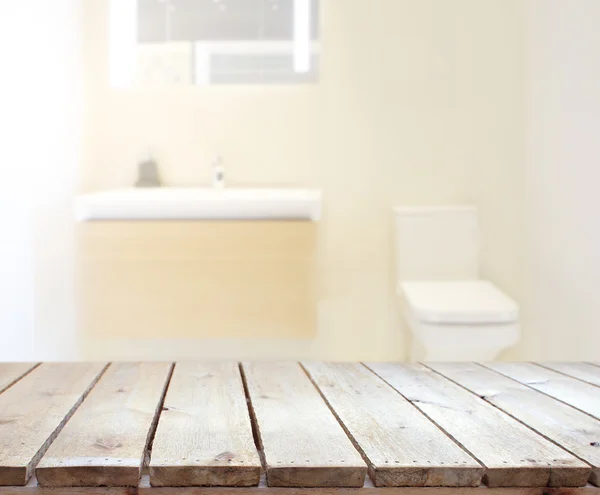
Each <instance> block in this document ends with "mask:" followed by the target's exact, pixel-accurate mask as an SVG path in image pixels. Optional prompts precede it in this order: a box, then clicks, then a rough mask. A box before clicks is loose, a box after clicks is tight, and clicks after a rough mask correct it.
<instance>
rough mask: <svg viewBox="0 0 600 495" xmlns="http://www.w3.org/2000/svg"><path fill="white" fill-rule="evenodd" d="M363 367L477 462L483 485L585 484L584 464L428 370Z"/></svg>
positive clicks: (412, 366) (409, 366)
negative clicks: (483, 470) (374, 374)
mask: <svg viewBox="0 0 600 495" xmlns="http://www.w3.org/2000/svg"><path fill="white" fill-rule="evenodd" d="M368 366H369V367H370V368H371V369H372V370H373V371H374V372H375V373H377V374H378V375H379V376H381V377H382V378H383V379H384V380H386V381H387V382H388V383H389V384H390V385H392V386H393V387H394V388H396V390H398V391H399V392H400V393H401V394H402V395H404V396H405V397H406V398H407V399H408V400H410V401H411V402H412V403H413V404H414V405H415V406H416V407H418V408H419V409H420V410H421V411H422V412H423V413H424V414H426V415H427V416H428V417H430V418H431V419H432V420H433V421H434V422H435V423H436V424H438V425H439V426H440V427H441V428H443V429H444V430H445V431H446V432H447V433H448V434H449V435H450V436H451V437H452V438H454V439H455V440H456V441H457V442H459V443H460V444H461V445H462V446H463V447H464V448H465V449H466V450H467V451H468V452H470V453H471V454H472V455H473V456H474V457H475V458H476V459H478V460H479V461H480V462H481V463H482V464H483V465H484V466H485V468H486V473H485V477H484V481H485V482H486V484H488V485H489V486H492V487H498V486H513V487H516V486H545V485H548V484H549V485H550V486H557V487H559V486H560V487H564V486H581V485H585V484H586V481H587V479H588V478H589V475H590V471H591V469H590V466H589V465H587V464H585V463H584V462H582V461H581V460H579V459H577V458H576V457H574V456H573V455H571V454H569V453H567V452H566V451H565V450H563V449H561V448H559V447H557V446H556V445H554V444H552V443H550V442H549V441H547V440H545V439H544V438H542V437H541V436H540V435H538V434H536V433H534V432H533V431H531V430H530V429H529V428H527V427H526V426H524V425H522V424H521V423H519V422H517V421H516V420H514V419H513V418H511V417H510V416H508V415H507V414H505V413H503V412H501V411H499V410H498V409H496V408H495V407H493V406H491V405H490V404H488V403H487V402H485V401H483V400H482V399H480V398H478V397H476V396H474V395H473V394H471V393H470V392H468V391H466V390H464V389H463V388H461V387H460V386H458V385H456V384H454V383H452V382H451V381H449V380H448V379H446V378H444V377H442V376H440V375H439V374H437V373H435V372H433V371H431V370H430V369H428V368H426V367H424V366H422V365H418V364H405V365H403V364H387V363H377V364H369V365H368Z"/></svg>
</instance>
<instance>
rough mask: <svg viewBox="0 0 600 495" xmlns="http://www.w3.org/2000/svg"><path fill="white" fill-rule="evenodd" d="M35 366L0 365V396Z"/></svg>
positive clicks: (20, 364)
mask: <svg viewBox="0 0 600 495" xmlns="http://www.w3.org/2000/svg"><path fill="white" fill-rule="evenodd" d="M36 366H37V364H35V363H0V394H1V393H2V392H4V391H5V390H6V389H7V388H8V387H10V386H11V385H13V384H14V383H16V382H17V381H19V379H21V378H22V377H23V376H24V375H26V374H27V373H29V372H30V371H31V370H32V369H33V368H35V367H36Z"/></svg>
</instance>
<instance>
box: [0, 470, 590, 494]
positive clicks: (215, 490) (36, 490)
mask: <svg viewBox="0 0 600 495" xmlns="http://www.w3.org/2000/svg"><path fill="white" fill-rule="evenodd" d="M240 494H241V495H600V488H598V487H594V486H591V485H587V486H585V487H580V488H547V487H544V488H541V487H538V488H490V487H484V486H481V487H477V488H470V487H460V488H456V487H377V488H376V487H374V486H373V484H372V483H371V480H370V479H369V478H368V477H367V479H366V480H365V485H364V486H363V487H362V488H359V489H356V488H301V487H297V488H280V487H267V485H266V479H265V476H264V474H263V476H261V481H260V484H259V486H253V487H245V488H241V489H240V488H235V487H152V486H151V485H150V480H149V477H148V475H147V474H146V475H142V478H141V480H140V484H139V487H138V488H135V489H133V488H128V487H88V488H81V487H65V488H43V487H40V486H38V485H37V483H36V479H35V477H33V478H32V479H31V481H30V482H29V483H28V484H27V486H19V487H0V495H240Z"/></svg>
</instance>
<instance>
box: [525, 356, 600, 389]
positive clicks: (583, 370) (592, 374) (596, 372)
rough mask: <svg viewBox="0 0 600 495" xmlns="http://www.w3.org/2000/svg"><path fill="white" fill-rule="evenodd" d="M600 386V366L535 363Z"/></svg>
mask: <svg viewBox="0 0 600 495" xmlns="http://www.w3.org/2000/svg"><path fill="white" fill-rule="evenodd" d="M535 364H537V365H538V366H543V367H544V368H548V369H551V370H554V371H558V372H559V373H564V374H565V375H569V376H572V377H573V378H577V379H578V380H582V381H584V382H588V383H591V384H592V385H596V386H598V387H600V368H598V367H597V366H594V365H593V364H589V363H559V362H552V363H535Z"/></svg>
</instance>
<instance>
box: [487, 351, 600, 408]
mask: <svg viewBox="0 0 600 495" xmlns="http://www.w3.org/2000/svg"><path fill="white" fill-rule="evenodd" d="M483 365H484V366H485V367H487V368H489V369H492V370H494V371H497V372H498V373H501V374H503V375H506V376H508V377H510V378H512V379H513V380H516V381H518V382H520V383H523V384H524V385H527V386H528V387H531V388H534V389H536V390H539V391H540V392H544V393H545V394H546V395H549V396H551V397H554V398H555V399H558V400H560V401H562V402H564V403H566V404H569V405H570V406H572V407H575V408H576V409H579V410H580V411H583V412H585V413H587V414H589V415H590V416H594V417H595V418H596V419H600V389H599V388H598V387H596V386H594V385H590V384H589V383H585V382H582V381H581V380H577V379H576V378H571V377H569V376H566V375H563V374H562V373H558V372H556V371H552V370H549V369H547V368H542V367H541V366H537V365H535V364H532V363H483Z"/></svg>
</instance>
